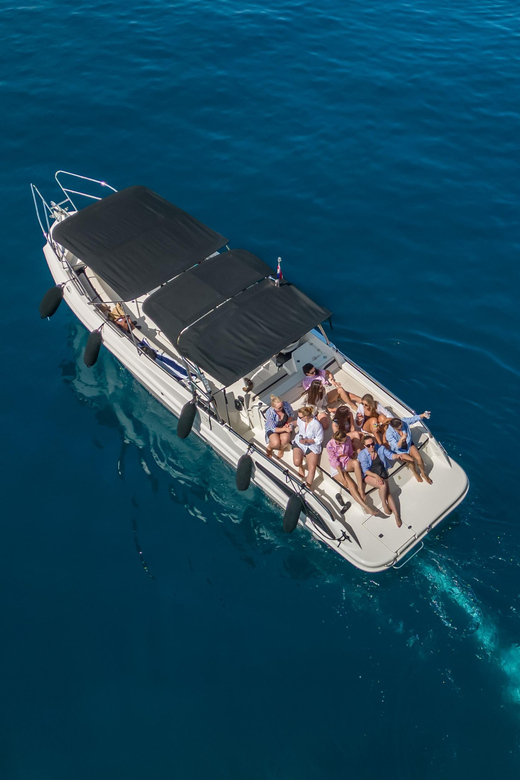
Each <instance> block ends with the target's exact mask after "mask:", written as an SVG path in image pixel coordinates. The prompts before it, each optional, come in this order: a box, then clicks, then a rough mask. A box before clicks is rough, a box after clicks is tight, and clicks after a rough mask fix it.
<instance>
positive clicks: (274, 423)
mask: <svg viewBox="0 0 520 780" xmlns="http://www.w3.org/2000/svg"><path fill="white" fill-rule="evenodd" d="M283 410H284V412H285V414H286V415H287V417H288V418H289V419H291V417H292V418H293V419H294V412H293V408H292V406H291V404H289V403H287V401H284V402H283ZM280 425H281V423H280V418H279V417H278V415H277V414H276V409H274V408H273V407H272V406H270V407H269V409H268V410H267V412H266V413H265V430H266V433H272V432H273V431H274V429H275V428H279V427H280Z"/></svg>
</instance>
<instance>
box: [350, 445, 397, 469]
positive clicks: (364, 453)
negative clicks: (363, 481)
mask: <svg viewBox="0 0 520 780" xmlns="http://www.w3.org/2000/svg"><path fill="white" fill-rule="evenodd" d="M376 449H377V454H378V455H379V459H380V461H381V463H382V464H383V466H385V467H386V468H387V469H388V468H390V466H391V465H392V463H393V462H394V453H393V452H392V450H389V449H387V448H386V447H385V446H384V444H379V445H378V446H377V447H376ZM357 457H358V461H359V465H360V466H361V471H362V472H363V476H365V474H366V473H367V471H370V469H371V468H372V458H371V457H370V452H369V450H368V448H367V447H365V449H364V450H359V452H358V456H357Z"/></svg>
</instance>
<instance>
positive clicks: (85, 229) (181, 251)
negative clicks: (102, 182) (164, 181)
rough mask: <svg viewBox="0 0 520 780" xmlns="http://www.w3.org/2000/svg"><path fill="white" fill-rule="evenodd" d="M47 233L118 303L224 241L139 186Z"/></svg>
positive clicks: (112, 197) (114, 196) (83, 211)
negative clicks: (111, 292) (87, 268)
mask: <svg viewBox="0 0 520 780" xmlns="http://www.w3.org/2000/svg"><path fill="white" fill-rule="evenodd" d="M52 235H53V238H54V239H55V240H56V241H57V242H58V243H59V244H61V245H62V246H63V247H65V248H66V249H69V250H70V251H71V252H72V253H73V254H74V255H76V257H79V258H80V259H81V260H83V262H85V263H86V264H87V265H88V266H90V268H92V270H93V271H94V272H95V273H97V274H98V275H99V276H100V277H101V278H102V279H104V281H105V282H106V283H107V284H109V285H110V287H112V289H113V290H114V291H115V292H116V293H117V295H119V296H120V297H121V300H123V301H129V300H132V299H133V298H138V297H139V296H140V295H143V294H144V293H146V292H150V290H153V289H154V288H155V287H158V286H159V285H160V284H164V282H167V281H168V280H169V279H172V278H173V277H174V276H176V275H177V274H179V273H181V272H182V271H185V270H186V269H188V268H191V266H192V265H195V263H198V262H200V261H201V260H203V259H204V258H205V257H208V255H211V254H212V253H213V252H215V251H216V250H217V249H220V248H221V247H223V246H224V245H225V244H227V242H228V239H227V238H225V237H224V236H221V235H220V233H216V232H215V231H214V230H211V228H208V227H206V226H205V225H203V224H202V222H199V221H198V220H197V219H195V218H194V217H191V216H190V215H189V214H187V213H186V212H185V211H182V210H181V209H179V208H177V206H174V205H173V204H172V203H169V202H168V201H167V200H164V198H161V196H160V195H157V194H156V193H155V192H152V190H149V189H148V188H147V187H141V186H134V187H127V188H126V189H124V190H120V191H119V192H115V193H114V194H113V195H109V196H108V197H106V198H103V199H102V200H99V201H97V202H96V203H92V204H91V205H90V206H87V207H86V208H85V209H82V210H81V211H78V212H77V213H76V214H72V215H71V216H70V217H67V219H65V220H64V221H63V222H60V223H59V224H58V225H56V227H55V228H54V230H53V234H52Z"/></svg>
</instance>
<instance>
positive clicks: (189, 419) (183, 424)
mask: <svg viewBox="0 0 520 780" xmlns="http://www.w3.org/2000/svg"><path fill="white" fill-rule="evenodd" d="M196 413H197V405H196V403H195V400H194V399H192V400H191V401H188V402H187V403H185V404H184V406H183V407H182V409H181V413H180V415H179V422H178V423H177V436H178V437H179V439H185V438H186V437H187V436H189V435H190V433H191V429H192V428H193V423H194V422H195V415H196Z"/></svg>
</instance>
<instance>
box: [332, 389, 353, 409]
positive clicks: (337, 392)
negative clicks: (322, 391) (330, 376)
mask: <svg viewBox="0 0 520 780" xmlns="http://www.w3.org/2000/svg"><path fill="white" fill-rule="evenodd" d="M338 398H339V399H341V400H342V401H343V403H344V404H347V406H352V403H351V401H350V396H349V394H348V393H347V391H346V390H343V388H342V387H335V388H334V390H329V392H328V393H327V403H329V404H332V403H334V401H337V400H338Z"/></svg>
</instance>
